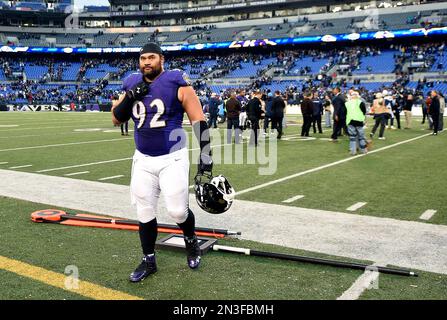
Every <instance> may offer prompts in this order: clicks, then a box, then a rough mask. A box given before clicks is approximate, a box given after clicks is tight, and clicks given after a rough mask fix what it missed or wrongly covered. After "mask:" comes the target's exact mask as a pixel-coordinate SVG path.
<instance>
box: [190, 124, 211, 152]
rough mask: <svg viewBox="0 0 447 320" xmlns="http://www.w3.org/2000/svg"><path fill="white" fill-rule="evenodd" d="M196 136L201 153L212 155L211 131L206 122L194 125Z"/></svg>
mask: <svg viewBox="0 0 447 320" xmlns="http://www.w3.org/2000/svg"><path fill="white" fill-rule="evenodd" d="M192 128H193V130H194V134H195V135H196V137H197V140H199V144H200V153H202V154H206V155H211V143H210V131H209V129H208V124H207V123H206V121H204V120H202V121H199V122H196V123H194V124H193V125H192Z"/></svg>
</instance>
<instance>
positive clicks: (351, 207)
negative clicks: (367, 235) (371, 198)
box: [346, 202, 367, 211]
mask: <svg viewBox="0 0 447 320" xmlns="http://www.w3.org/2000/svg"><path fill="white" fill-rule="evenodd" d="M365 204H367V202H357V203H354V204H353V205H352V206H350V207H349V208H347V209H346V210H347V211H356V210H358V209H360V208H361V207H363V206H364V205H365Z"/></svg>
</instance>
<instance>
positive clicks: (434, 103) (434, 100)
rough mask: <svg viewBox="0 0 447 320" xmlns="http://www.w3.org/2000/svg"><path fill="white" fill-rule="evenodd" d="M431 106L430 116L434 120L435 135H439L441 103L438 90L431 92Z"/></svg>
mask: <svg viewBox="0 0 447 320" xmlns="http://www.w3.org/2000/svg"><path fill="white" fill-rule="evenodd" d="M430 96H431V104H430V115H431V118H432V120H433V135H434V136H437V135H438V129H439V114H440V101H439V96H438V93H437V92H436V90H432V91H431V92H430Z"/></svg>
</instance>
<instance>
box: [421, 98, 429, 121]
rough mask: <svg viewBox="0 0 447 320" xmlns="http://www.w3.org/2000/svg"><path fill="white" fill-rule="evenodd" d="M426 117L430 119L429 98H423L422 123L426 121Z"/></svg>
mask: <svg viewBox="0 0 447 320" xmlns="http://www.w3.org/2000/svg"><path fill="white" fill-rule="evenodd" d="M425 118H427V120H428V105H427V100H423V99H422V122H421V124H424V123H425Z"/></svg>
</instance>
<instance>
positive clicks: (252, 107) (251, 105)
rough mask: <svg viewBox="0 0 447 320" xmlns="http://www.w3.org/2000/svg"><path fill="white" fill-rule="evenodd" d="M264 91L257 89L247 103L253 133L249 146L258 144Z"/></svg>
mask: <svg viewBox="0 0 447 320" xmlns="http://www.w3.org/2000/svg"><path fill="white" fill-rule="evenodd" d="M261 97H262V93H261V91H259V90H257V91H255V92H254V93H253V98H251V100H250V101H248V104H247V117H248V120H250V123H251V133H250V141H249V143H248V145H249V146H255V147H257V146H258V131H259V120H260V119H261V118H262V113H263V112H262V101H261Z"/></svg>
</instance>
